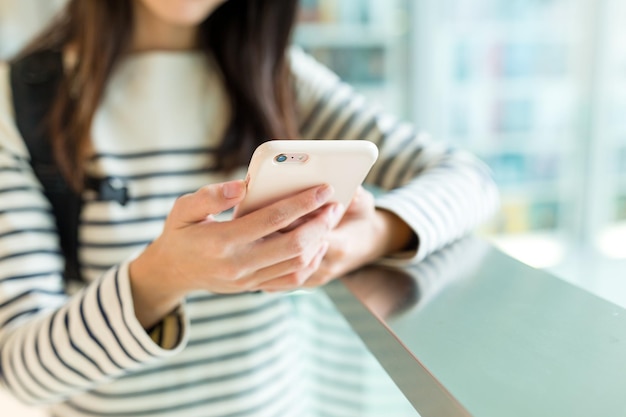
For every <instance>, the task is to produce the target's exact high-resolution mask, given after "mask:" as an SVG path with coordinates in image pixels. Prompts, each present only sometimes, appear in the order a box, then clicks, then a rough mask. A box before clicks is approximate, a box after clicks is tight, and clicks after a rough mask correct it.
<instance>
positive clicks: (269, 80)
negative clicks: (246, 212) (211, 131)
mask: <svg viewBox="0 0 626 417" xmlns="http://www.w3.org/2000/svg"><path fill="white" fill-rule="evenodd" d="M297 3H298V1H297V0H227V1H226V2H224V3H223V4H222V5H220V6H219V7H218V8H217V9H216V10H215V11H214V12H213V13H212V14H211V15H210V16H209V17H208V18H207V19H206V20H205V21H204V22H203V23H202V24H201V26H200V30H199V40H198V46H199V47H200V48H201V50H202V51H204V52H205V53H206V54H207V55H212V57H213V58H214V59H215V61H216V62H217V64H218V66H219V68H220V70H221V72H222V76H223V79H224V82H225V86H226V89H227V92H228V94H229V97H230V105H231V109H232V111H231V114H232V116H231V121H230V125H229V127H228V128H227V130H226V133H225V137H224V140H223V141H222V144H221V146H220V148H219V149H218V151H217V158H215V159H216V164H217V168H220V169H224V170H228V169H232V168H235V167H236V166H239V165H241V164H245V163H247V161H248V159H249V157H250V155H251V153H252V151H253V150H254V148H255V147H256V146H257V145H258V144H259V143H261V142H264V141H266V140H269V139H275V138H293V137H296V136H297V135H298V132H297V123H296V115H295V110H294V108H295V106H294V97H293V91H292V88H293V84H292V80H291V76H290V71H289V68H288V62H287V57H286V50H287V47H288V45H289V42H290V37H291V33H292V30H293V26H294V23H295V19H296V13H297ZM133 23H134V18H133V5H132V1H130V0H89V1H85V0H70V2H69V4H68V5H67V7H66V9H65V10H64V12H63V13H62V14H61V15H60V16H59V18H58V19H57V20H55V22H54V23H53V24H52V25H51V26H50V27H49V28H48V29H47V30H46V31H44V33H43V34H42V35H41V36H39V37H38V38H37V39H36V40H35V41H34V42H33V43H32V44H31V45H30V47H29V48H27V50H26V51H25V53H28V52H34V51H37V50H42V49H60V48H63V47H65V46H66V45H72V46H73V47H74V48H75V51H76V57H77V60H76V62H75V64H74V65H71V66H70V68H69V71H68V72H67V73H66V77H65V79H64V80H63V82H62V83H61V86H60V87H59V92H58V95H57V97H56V99H55V102H54V105H53V106H52V109H51V111H50V115H49V116H50V117H49V119H48V125H47V127H48V129H49V133H50V134H49V136H50V140H51V144H52V149H53V152H54V156H55V158H56V160H57V163H58V165H59V167H60V169H61V171H62V173H63V175H64V176H65V177H66V178H67V179H68V181H69V182H70V184H72V186H73V187H74V188H75V189H77V190H81V189H83V188H84V182H85V159H86V157H87V156H88V152H89V149H90V132H91V124H92V121H93V117H94V113H95V112H96V110H97V108H98V106H99V104H100V101H101V99H102V96H103V93H104V90H105V88H106V84H107V81H108V79H109V77H110V76H111V73H112V72H113V70H114V68H115V66H116V64H117V63H118V62H119V61H120V58H121V57H122V56H123V55H124V54H125V53H127V52H128V51H129V48H130V46H131V42H132V35H133Z"/></svg>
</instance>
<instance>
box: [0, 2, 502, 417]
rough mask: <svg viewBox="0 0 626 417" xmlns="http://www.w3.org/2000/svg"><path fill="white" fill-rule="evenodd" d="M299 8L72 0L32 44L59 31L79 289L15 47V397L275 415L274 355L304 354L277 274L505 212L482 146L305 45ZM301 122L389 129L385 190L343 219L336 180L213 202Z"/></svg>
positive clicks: (418, 254)
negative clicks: (34, 157)
mask: <svg viewBox="0 0 626 417" xmlns="http://www.w3.org/2000/svg"><path fill="white" fill-rule="evenodd" d="M295 12H296V1H295V0H290V1H280V2H278V1H275V0H229V1H223V0H221V1H220V0H91V1H89V2H86V1H80V0H73V1H70V3H69V5H68V8H67V10H66V13H65V14H64V15H63V17H62V18H61V19H59V20H58V21H57V22H56V23H54V24H53V26H52V27H51V28H50V29H49V30H48V31H47V32H46V33H44V35H43V36H42V37H41V38H40V39H39V40H38V41H37V42H35V44H34V45H33V46H32V47H31V48H30V51H37V50H45V49H59V48H60V49H61V50H62V51H63V58H64V65H65V78H64V80H63V82H62V84H61V86H60V88H59V91H58V93H57V96H56V98H55V102H54V104H53V107H52V110H51V112H50V116H49V123H48V133H49V136H50V138H51V141H52V147H53V150H54V154H55V157H56V159H57V162H58V164H59V166H60V167H61V170H62V172H63V174H64V175H65V177H66V178H67V180H68V181H70V182H71V183H72V184H73V186H74V187H75V188H76V189H77V190H83V191H84V193H83V195H84V198H85V203H84V207H83V210H82V213H81V225H80V230H79V251H78V255H79V259H80V263H81V273H82V276H83V279H84V281H85V285H84V288H83V289H82V290H81V291H79V292H78V293H76V294H72V295H70V294H68V293H66V292H65V291H64V289H63V288H64V286H63V276H62V275H63V274H62V272H61V271H62V270H63V259H62V257H61V256H60V255H59V245H58V238H57V233H56V230H55V228H54V219H53V218H52V216H51V215H50V213H49V204H48V202H47V201H46V199H45V198H44V196H43V194H42V193H41V191H40V187H39V186H38V184H37V181H36V179H35V178H34V176H33V173H32V169H31V167H30V165H29V163H28V152H27V151H26V149H25V147H24V144H23V140H22V138H21V137H20V135H19V134H18V132H17V130H16V128H15V121H14V120H13V116H12V114H13V110H12V108H11V103H10V97H9V96H10V94H9V93H8V92H9V88H8V81H7V80H8V69H7V66H4V65H3V66H1V67H0V82H1V83H2V88H1V89H0V91H1V92H2V97H1V100H0V176H1V177H0V325H1V333H0V349H1V353H0V355H1V361H0V364H1V366H2V368H1V371H0V374H1V376H2V381H3V383H4V384H5V385H6V386H7V387H8V388H9V389H10V390H11V391H12V392H13V393H14V394H15V395H16V396H17V397H18V398H20V399H21V400H23V401H24V402H27V403H32V404H52V406H51V409H52V412H53V414H54V415H56V416H87V415H89V416H93V415H108V416H134V415H176V416H185V415H189V416H192V415H194V416H196V415H248V414H250V413H252V412H253V411H255V410H260V409H261V408H263V407H270V408H271V407H274V408H273V410H274V411H273V412H274V413H277V410H279V408H276V407H278V405H277V404H279V403H280V400H279V399H280V398H282V397H281V395H280V392H281V389H282V388H284V387H286V386H289V385H290V384H292V383H293V380H289V379H288V378H286V377H285V378H282V377H278V376H277V375H282V376H285V375H286V373H284V372H283V373H279V374H272V373H269V371H268V369H269V368H268V367H267V364H268V363H273V365H274V367H273V368H272V369H283V370H286V369H289V367H290V366H293V364H294V363H296V362H297V360H296V359H294V358H296V357H295V356H294V355H295V354H296V352H294V350H293V349H292V348H290V346H292V347H293V346H294V345H290V344H289V343H283V341H284V340H286V339H284V338H278V336H279V335H281V337H282V336H285V337H287V339H289V336H288V335H289V334H290V333H289V332H288V331H287V329H288V328H289V326H288V324H289V323H290V322H289V320H290V314H291V310H290V309H289V307H288V303H286V302H285V301H284V300H285V298H284V297H283V298H281V297H280V296H279V295H277V294H274V293H275V292H277V291H286V290H291V289H295V288H299V287H302V286H306V287H312V286H319V285H322V284H324V283H326V282H328V281H329V280H331V279H333V278H336V277H338V276H341V275H342V274H344V273H346V272H348V271H350V270H352V269H354V268H357V267H359V266H361V265H364V264H366V263H369V262H372V261H374V260H376V259H379V258H381V257H385V258H387V259H390V260H395V261H396V262H406V263H408V262H417V261H419V260H421V259H423V258H424V257H425V256H426V255H428V254H429V253H431V252H433V251H435V250H437V249H439V248H441V247H442V246H444V245H446V244H447V243H449V242H451V241H453V240H455V239H457V238H458V237H460V236H462V235H464V234H466V233H467V232H468V231H470V230H471V229H472V228H473V227H475V226H476V225H477V224H478V223H479V222H480V221H482V220H483V219H484V218H485V217H486V216H487V215H489V214H490V213H491V212H492V211H493V209H494V208H495V206H496V205H497V193H496V191H495V186H494V184H493V182H492V180H491V179H490V177H489V174H488V172H487V170H486V169H485V168H484V167H483V166H482V165H481V164H480V163H479V162H477V161H476V160H475V159H473V158H472V157H470V156H468V155H466V154H464V153H462V152H459V151H455V150H452V149H449V148H447V147H446V146H444V145H442V144H440V143H436V142H432V141H430V140H429V139H428V138H427V137H426V136H423V135H416V134H415V132H414V130H413V129H412V128H411V127H410V126H407V125H404V124H400V123H398V122H396V121H395V120H394V119H393V118H390V117H388V116H386V115H384V114H381V113H380V112H379V111H378V110H376V109H373V108H371V107H368V106H367V105H366V103H365V102H364V101H363V99H362V98H361V97H360V96H358V95H356V94H355V93H354V92H353V91H352V90H351V89H350V88H349V87H347V86H346V85H344V84H342V83H341V82H339V80H337V78H336V77H335V76H334V75H333V74H331V73H330V72H329V71H327V70H326V69H324V68H323V67H321V66H320V65H319V64H317V63H316V62H315V61H313V60H312V59H311V58H309V57H307V56H306V55H304V54H303V53H302V52H299V51H297V50H291V49H289V48H288V42H289V36H290V33H291V30H292V26H293V23H294V16H295ZM297 137H299V138H305V139H316V138H339V139H365V140H370V141H373V142H374V143H376V144H377V145H378V147H379V150H380V157H379V161H378V162H377V164H376V165H375V166H374V169H373V170H372V172H371V174H370V175H369V177H368V179H367V180H366V182H367V183H369V184H371V185H374V186H378V187H380V188H382V189H383V190H387V191H388V192H386V193H385V194H383V195H382V196H381V197H379V198H377V199H374V198H373V197H372V196H371V194H369V193H367V192H365V191H363V190H361V191H360V192H359V193H357V196H356V197H355V199H354V200H353V202H352V203H351V205H350V206H349V207H348V210H347V212H346V214H345V215H344V216H343V218H338V217H337V215H336V214H335V213H336V212H337V210H336V208H337V207H335V205H333V204H328V201H329V198H330V197H331V195H332V189H331V188H329V187H328V186H324V185H322V186H319V187H315V188H313V189H310V190H306V191H304V192H302V193H300V194H298V195H296V196H293V197H291V198H288V199H285V200H283V201H280V202H278V203H276V204H274V205H271V206H269V207H266V208H263V209H260V210H258V211H256V212H253V213H251V214H249V215H247V216H244V217H242V218H239V219H236V220H232V221H222V222H218V221H215V219H214V216H215V215H217V214H219V213H221V212H224V211H226V210H229V209H231V208H233V207H235V206H236V205H237V204H238V203H239V202H240V201H241V200H242V198H243V197H244V195H245V192H246V189H245V183H244V182H243V181H242V180H240V179H238V178H242V177H243V174H244V173H245V165H246V164H247V162H248V160H249V157H250V155H251V152H252V150H253V149H254V148H255V147H256V145H258V144H259V143H260V142H262V141H265V140H268V139H270V138H297ZM242 169H243V170H242ZM91 177H96V178H103V177H117V178H119V179H123V180H124V181H125V182H126V184H127V187H128V190H129V201H128V203H127V204H125V205H120V204H118V203H116V202H115V201H100V200H98V199H97V198H94V196H93V195H91V194H90V193H89V192H88V190H85V186H84V184H85V182H86V179H87V178H91ZM207 184H209V185H207ZM180 195H183V196H182V197H180V198H177V197H178V196H180ZM298 219H300V221H298V222H296V220H298ZM303 219H304V221H302V220H303ZM294 222H296V223H294ZM291 224H296V225H297V226H295V227H291V228H288V229H285V228H286V227H287V226H289V225H291ZM285 230H288V231H285ZM277 232H280V233H277ZM277 340H281V342H280V343H279V342H277ZM277 364H279V365H280V364H283V368H280V366H279V367H278V368H276V366H277ZM281 384H283V385H281ZM269 387H272V388H271V389H270V388H269ZM281 387H282V388H281ZM272 399H275V400H276V401H274V400H272ZM281 404H282V403H281ZM281 407H283V408H280V409H281V410H285V409H286V408H284V407H288V406H287V405H285V404H282V405H281ZM268 412H269V411H268ZM285 413H286V414H284V415H299V414H297V413H296V414H294V413H293V412H285Z"/></svg>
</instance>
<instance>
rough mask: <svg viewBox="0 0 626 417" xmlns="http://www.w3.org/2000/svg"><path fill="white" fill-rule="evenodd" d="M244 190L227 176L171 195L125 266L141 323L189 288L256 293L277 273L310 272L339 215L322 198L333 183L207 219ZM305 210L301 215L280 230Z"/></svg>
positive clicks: (290, 280) (284, 278) (288, 276)
mask: <svg viewBox="0 0 626 417" xmlns="http://www.w3.org/2000/svg"><path fill="white" fill-rule="evenodd" d="M245 192H246V185H245V183H244V182H243V181H231V182H227V183H221V184H213V185H208V186H206V187H203V188H201V189H200V190H198V191H197V192H195V193H193V194H187V195H184V196H182V197H180V198H179V199H178V200H177V201H176V203H175V204H174V207H173V208H172V210H171V212H170V214H169V216H168V218H167V220H166V221H165V226H164V229H163V232H162V233H161V235H160V236H159V237H158V238H157V239H156V240H155V241H154V242H152V243H151V244H150V245H149V246H148V247H147V248H146V250H145V251H144V252H143V253H142V254H141V255H139V257H137V259H135V260H134V261H133V262H131V264H130V281H131V287H132V292H133V300H134V302H135V314H136V315H137V318H138V319H139V321H140V323H141V324H142V325H143V326H144V328H148V327H151V326H152V325H154V324H156V323H157V322H158V321H159V320H161V319H162V317H164V316H165V315H166V314H168V313H169V312H170V311H171V310H173V309H174V308H175V307H176V306H177V305H178V304H179V303H180V302H181V300H182V298H183V297H184V296H185V295H186V294H187V293H189V292H191V291H195V290H207V291H211V292H214V293H238V292H245V291H254V290H257V289H259V288H262V287H263V283H265V282H267V281H270V280H274V279H276V278H280V281H281V282H282V283H283V284H285V283H287V284H286V285H287V286H289V285H290V286H292V287H293V288H297V287H300V286H301V285H302V283H304V282H305V281H306V279H307V278H308V277H309V276H310V275H311V274H312V273H313V272H315V270H316V269H317V267H318V266H319V263H320V262H321V260H322V258H323V257H324V254H325V252H326V250H327V248H328V243H327V241H326V238H327V234H328V233H329V231H330V230H332V228H334V227H335V225H336V224H337V223H338V222H339V220H340V215H341V210H340V209H339V208H338V207H337V205H336V204H327V203H328V201H329V199H330V197H331V195H332V192H333V191H332V188H331V187H330V186H328V185H322V186H318V187H313V188H311V189H308V190H306V191H303V192H301V193H299V194H296V195H294V196H292V197H289V198H286V199H284V200H281V201H279V202H277V203H274V204H272V205H270V206H267V207H265V208H262V209H259V210H257V211H255V212H252V213H249V214H248V215H246V216H243V217H241V218H237V219H234V220H231V221H225V222H219V221H216V220H215V219H214V218H213V215H216V214H219V213H221V212H222V211H225V210H228V209H230V208H232V207H234V206H236V205H237V204H238V203H239V202H241V200H242V199H243V197H244V196H245ZM320 208H321V209H320ZM313 212H315V213H313ZM311 213H313V214H311ZM307 215H308V216H307ZM304 216H306V217H305V219H306V221H302V222H298V225H297V226H296V227H292V228H289V229H288V231H284V230H285V228H287V226H289V225H291V224H292V223H294V222H295V221H296V220H298V219H301V218H303V217H304ZM281 231H283V232H281ZM286 289H288V288H286Z"/></svg>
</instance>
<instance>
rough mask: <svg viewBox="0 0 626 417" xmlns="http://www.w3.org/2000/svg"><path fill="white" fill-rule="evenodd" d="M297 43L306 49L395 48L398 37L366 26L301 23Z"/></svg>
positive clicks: (387, 31) (372, 26)
mask: <svg viewBox="0 0 626 417" xmlns="http://www.w3.org/2000/svg"><path fill="white" fill-rule="evenodd" d="M294 39H295V42H296V43H297V44H299V45H302V46H303V47H306V48H317V47H351V48H354V47H368V46H369V47H372V46H374V47H381V48H389V47H393V46H394V43H395V42H396V41H397V37H394V36H393V33H392V32H391V31H389V30H385V29H384V28H381V27H379V26H374V25H366V24H341V23H300V24H299V25H298V26H297V27H296V32H295V38H294Z"/></svg>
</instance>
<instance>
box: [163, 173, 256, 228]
mask: <svg viewBox="0 0 626 417" xmlns="http://www.w3.org/2000/svg"><path fill="white" fill-rule="evenodd" d="M245 194H246V183H245V182H244V181H243V180H236V181H229V182H223V183H219V184H211V185H207V186H205V187H202V188H200V189H199V190H198V191H196V192H195V193H192V194H186V195H184V196H182V197H180V198H179V199H178V200H177V201H176V203H175V204H174V207H173V208H172V213H171V215H172V217H174V218H175V219H176V220H175V221H176V223H185V224H189V223H198V222H202V221H205V220H207V219H208V218H210V216H211V215H215V214H219V213H221V212H223V211H225V210H228V209H230V208H233V207H235V206H236V205H237V204H239V202H240V201H241V200H242V199H243V197H244V196H245Z"/></svg>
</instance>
